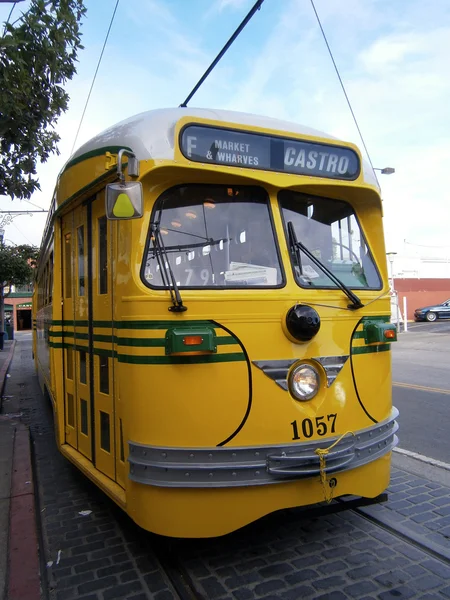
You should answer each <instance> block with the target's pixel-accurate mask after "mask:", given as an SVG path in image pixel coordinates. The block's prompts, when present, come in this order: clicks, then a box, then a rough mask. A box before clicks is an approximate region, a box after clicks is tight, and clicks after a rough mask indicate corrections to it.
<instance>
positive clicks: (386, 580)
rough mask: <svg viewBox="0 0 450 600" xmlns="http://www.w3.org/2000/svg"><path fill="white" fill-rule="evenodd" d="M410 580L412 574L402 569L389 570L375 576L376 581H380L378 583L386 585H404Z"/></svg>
mask: <svg viewBox="0 0 450 600" xmlns="http://www.w3.org/2000/svg"><path fill="white" fill-rule="evenodd" d="M409 580H410V576H409V575H407V574H406V573H405V572H404V571H401V570H393V571H389V572H387V573H383V574H381V575H377V576H376V577H375V581H378V583H381V585H383V586H385V587H392V586H398V585H403V584H404V583H407V582H408V581H409Z"/></svg>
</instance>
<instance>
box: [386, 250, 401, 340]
mask: <svg viewBox="0 0 450 600" xmlns="http://www.w3.org/2000/svg"><path fill="white" fill-rule="evenodd" d="M396 254H397V252H386V256H387V258H388V261H389V263H390V265H391V269H390V270H391V276H390V283H389V287H390V288H391V314H392V299H394V306H395V312H396V315H395V317H396V327H397V331H399V330H400V327H399V325H400V323H399V321H400V320H399V313H398V296H397V292H396V291H395V286H394V257H395V256H396Z"/></svg>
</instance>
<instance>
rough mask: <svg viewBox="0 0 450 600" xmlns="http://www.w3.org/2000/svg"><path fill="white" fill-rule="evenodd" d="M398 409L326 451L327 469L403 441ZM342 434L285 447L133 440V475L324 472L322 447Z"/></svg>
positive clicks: (221, 483)
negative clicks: (185, 445) (172, 445)
mask: <svg viewBox="0 0 450 600" xmlns="http://www.w3.org/2000/svg"><path fill="white" fill-rule="evenodd" d="M397 417H398V410H397V409H396V408H393V409H392V412H391V415H390V417H389V418H388V419H386V420H385V421H381V422H380V423H377V424H376V425H374V426H373V427H368V428H367V429H362V430H361V431H356V432H354V433H355V435H354V436H351V435H348V436H345V437H344V438H343V439H342V440H341V441H340V442H339V443H338V444H337V445H336V446H335V447H334V448H333V449H332V450H331V451H330V453H329V454H327V456H326V467H325V472H326V473H338V472H342V471H348V470H349V469H355V468H356V467H360V466H362V465H366V464H368V463H371V462H372V461H374V460H376V459H377V458H380V457H381V456H383V455H384V454H386V453H388V452H390V451H391V450H392V449H393V448H394V447H395V446H396V445H397V444H398V438H397V436H396V435H395V433H396V431H397V430H398V423H397V421H396V418H397ZM337 439H338V438H337V437H334V438H325V439H323V440H316V441H314V442H302V443H295V444H286V445H280V446H258V447H256V446H250V447H249V446H247V447H242V448H231V447H230V448H223V447H214V448H165V447H161V446H145V445H143V444H137V443H135V442H128V444H129V450H130V452H129V456H128V461H129V463H130V474H129V477H130V479H131V480H132V481H136V482H137V483H144V484H147V485H154V486H158V487H177V488H181V487H183V488H206V487H216V488H220V487H234V486H248V485H267V484H270V483H280V482H283V481H289V480H296V479H303V478H307V477H313V476H316V475H318V474H319V473H320V463H319V457H318V455H317V454H315V453H314V451H315V450H316V449H317V448H328V447H329V446H331V444H332V443H333V442H335V441H336V440H337Z"/></svg>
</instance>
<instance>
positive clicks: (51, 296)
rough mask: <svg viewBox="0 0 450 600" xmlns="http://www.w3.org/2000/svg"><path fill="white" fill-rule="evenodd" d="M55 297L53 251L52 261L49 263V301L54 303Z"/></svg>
mask: <svg viewBox="0 0 450 600" xmlns="http://www.w3.org/2000/svg"><path fill="white" fill-rule="evenodd" d="M52 298H53V252H52V253H51V254H50V261H49V263H48V302H49V304H51V303H52Z"/></svg>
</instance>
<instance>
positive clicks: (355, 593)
mask: <svg viewBox="0 0 450 600" xmlns="http://www.w3.org/2000/svg"><path fill="white" fill-rule="evenodd" d="M376 589H377V586H376V585H375V584H374V583H373V581H359V582H358V583H354V584H352V585H347V586H346V587H344V592H345V593H346V594H348V595H349V596H351V597H352V598H361V595H362V594H369V593H370V592H373V591H375V590H376Z"/></svg>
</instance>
